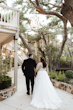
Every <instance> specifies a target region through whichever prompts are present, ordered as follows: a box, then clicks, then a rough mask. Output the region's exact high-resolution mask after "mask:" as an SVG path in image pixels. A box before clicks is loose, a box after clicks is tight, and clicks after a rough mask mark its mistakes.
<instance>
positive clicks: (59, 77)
mask: <svg viewBox="0 0 73 110" xmlns="http://www.w3.org/2000/svg"><path fill="white" fill-rule="evenodd" d="M49 76H50V78H53V79H56V80H58V81H63V82H64V81H65V78H66V76H65V73H64V72H63V73H62V74H61V71H60V72H59V73H57V72H55V71H50V72H49Z"/></svg>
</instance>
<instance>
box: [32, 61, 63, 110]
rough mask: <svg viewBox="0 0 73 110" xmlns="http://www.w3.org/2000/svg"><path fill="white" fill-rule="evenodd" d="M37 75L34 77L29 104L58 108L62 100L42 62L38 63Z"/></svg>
mask: <svg viewBox="0 0 73 110" xmlns="http://www.w3.org/2000/svg"><path fill="white" fill-rule="evenodd" d="M36 69H37V70H38V69H39V70H38V72H37V76H36V79H35V84H34V90H33V96H32V101H31V103H30V105H33V106H34V107H37V108H45V109H58V108H60V106H61V103H62V100H61V99H60V98H59V97H58V95H57V93H56V91H55V89H54V87H53V85H52V83H51V81H50V78H49V76H48V73H47V71H46V69H44V68H43V65H42V63H41V62H40V63H38V65H37V68H36Z"/></svg>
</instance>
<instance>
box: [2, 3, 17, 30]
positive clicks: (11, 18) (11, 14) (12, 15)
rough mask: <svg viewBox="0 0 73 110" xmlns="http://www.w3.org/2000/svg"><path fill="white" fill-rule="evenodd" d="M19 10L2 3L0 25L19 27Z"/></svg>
mask: <svg viewBox="0 0 73 110" xmlns="http://www.w3.org/2000/svg"><path fill="white" fill-rule="evenodd" d="M18 19H19V10H17V9H14V8H11V7H8V6H3V5H0V25H1V26H7V27H13V28H17V26H18Z"/></svg>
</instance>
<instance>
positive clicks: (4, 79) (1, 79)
mask: <svg viewBox="0 0 73 110" xmlns="http://www.w3.org/2000/svg"><path fill="white" fill-rule="evenodd" d="M7 68H8V61H6V60H5V61H4V63H3V58H2V56H1V55H0V90H1V89H5V88H7V87H10V86H11V77H9V76H8V75H7Z"/></svg>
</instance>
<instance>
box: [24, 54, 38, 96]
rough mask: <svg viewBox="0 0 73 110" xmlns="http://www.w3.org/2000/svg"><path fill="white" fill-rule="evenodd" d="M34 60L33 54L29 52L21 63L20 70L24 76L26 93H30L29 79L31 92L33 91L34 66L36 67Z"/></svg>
mask: <svg viewBox="0 0 73 110" xmlns="http://www.w3.org/2000/svg"><path fill="white" fill-rule="evenodd" d="M36 65H37V64H36V61H35V60H33V55H32V54H29V58H28V59H26V60H24V62H23V64H22V71H23V73H24V75H25V78H26V87H27V94H28V95H30V87H29V85H30V81H31V88H32V90H31V93H33V86H34V76H35V72H34V68H36Z"/></svg>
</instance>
